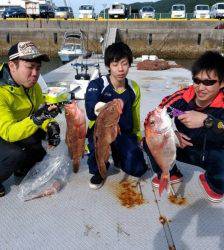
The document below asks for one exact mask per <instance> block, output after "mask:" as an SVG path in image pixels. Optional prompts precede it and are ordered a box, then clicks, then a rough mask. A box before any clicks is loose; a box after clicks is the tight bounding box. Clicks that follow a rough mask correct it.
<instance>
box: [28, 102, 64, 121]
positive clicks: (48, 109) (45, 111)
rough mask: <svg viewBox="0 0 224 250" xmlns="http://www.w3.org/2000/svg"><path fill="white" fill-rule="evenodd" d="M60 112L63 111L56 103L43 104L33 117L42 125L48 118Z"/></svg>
mask: <svg viewBox="0 0 224 250" xmlns="http://www.w3.org/2000/svg"><path fill="white" fill-rule="evenodd" d="M58 113H61V110H60V108H59V107H58V106H56V105H51V106H48V105H46V104H43V105H41V106H40V107H39V109H38V110H37V111H36V112H35V113H34V114H32V115H31V117H30V118H31V119H33V122H34V123H35V124H36V125H38V126H40V125H41V124H42V123H43V122H44V121H45V120H46V119H49V118H54V117H56V116H57V115H58Z"/></svg>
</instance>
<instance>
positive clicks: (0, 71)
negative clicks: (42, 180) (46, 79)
mask: <svg viewBox="0 0 224 250" xmlns="http://www.w3.org/2000/svg"><path fill="white" fill-rule="evenodd" d="M8 56H9V61H8V63H7V64H3V65H1V67H0V117H1V118H0V196H4V195H5V188H4V186H3V185H2V183H3V181H5V180H6V179H8V178H9V177H10V176H11V175H12V174H13V173H14V175H15V176H18V177H24V176H25V175H26V173H27V172H28V171H29V170H30V168H32V167H33V166H34V164H35V163H36V162H39V161H41V160H42V159H43V157H44V156H45V154H46V151H45V149H44V148H43V147H42V139H44V138H45V137H46V136H47V140H48V144H49V145H50V146H57V145H58V144H59V143H60V128H59V125H58V123H57V122H56V121H55V120H54V119H53V118H54V117H56V116H57V114H58V111H59V110H58V108H57V106H55V105H54V106H50V107H48V106H46V105H45V104H44V97H43V95H42V91H41V88H40V86H39V84H38V83H37V80H38V78H39V75H40V68H41V61H49V57H48V56H47V55H46V54H41V53H40V52H39V51H38V49H37V47H36V46H35V45H34V44H33V43H32V42H30V41H28V42H19V43H17V44H15V45H13V46H12V47H11V48H10V49H9V52H8Z"/></svg>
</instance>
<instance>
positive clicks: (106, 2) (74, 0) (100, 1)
mask: <svg viewBox="0 0 224 250" xmlns="http://www.w3.org/2000/svg"><path fill="white" fill-rule="evenodd" d="M66 1H67V4H68V5H69V6H71V7H72V8H73V11H74V14H75V13H78V9H79V6H80V5H82V4H91V5H94V6H95V10H96V12H97V13H98V12H99V11H100V10H102V9H104V6H107V7H109V6H110V5H111V4H112V3H115V2H121V3H125V4H130V3H135V2H147V0H122V1H117V0H85V1H84V0H66ZM154 1H155V0H154ZM53 2H54V3H55V4H56V5H57V6H63V5H64V1H63V0H53ZM150 2H153V0H152V1H150Z"/></svg>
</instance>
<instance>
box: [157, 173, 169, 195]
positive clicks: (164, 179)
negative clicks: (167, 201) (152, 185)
mask: <svg viewBox="0 0 224 250" xmlns="http://www.w3.org/2000/svg"><path fill="white" fill-rule="evenodd" d="M168 184H169V178H168V177H167V176H161V178H160V181H159V196H161V194H162V192H163V191H164V189H166V190H168V187H169V185H168Z"/></svg>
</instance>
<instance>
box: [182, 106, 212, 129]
mask: <svg viewBox="0 0 224 250" xmlns="http://www.w3.org/2000/svg"><path fill="white" fill-rule="evenodd" d="M207 116H208V115H207V114H204V113H202V112H198V111H194V110H191V111H185V112H184V114H182V115H179V116H178V119H179V120H180V122H182V123H183V124H184V125H185V126H186V127H187V128H201V127H203V126H204V124H203V122H204V120H205V119H206V118H207Z"/></svg>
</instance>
